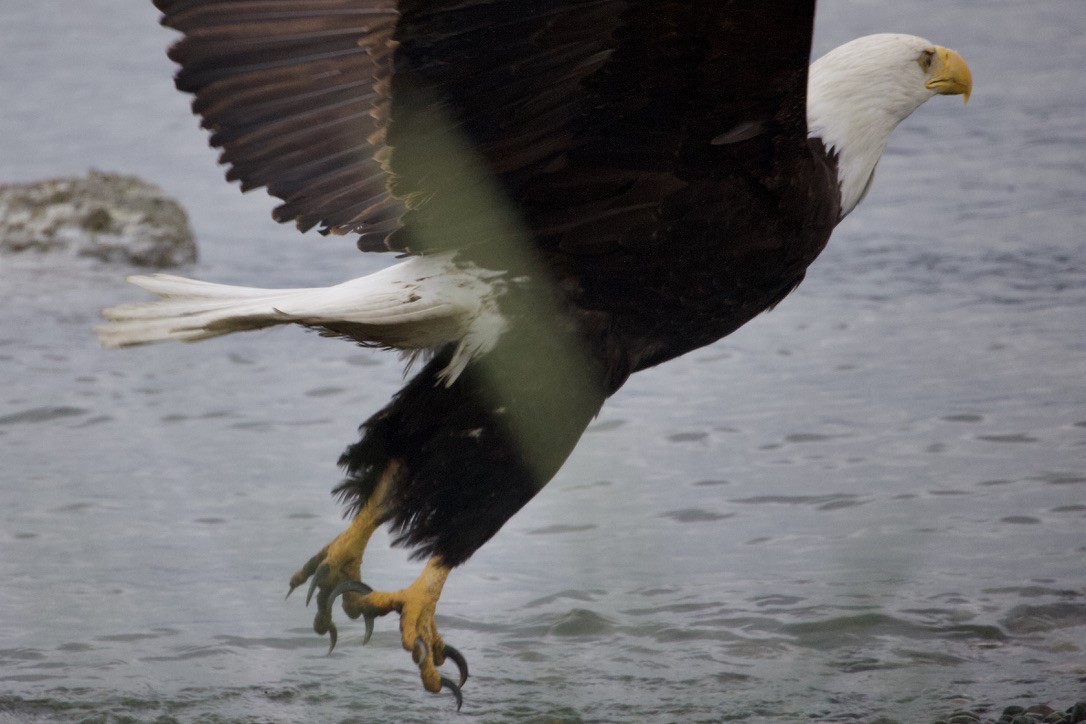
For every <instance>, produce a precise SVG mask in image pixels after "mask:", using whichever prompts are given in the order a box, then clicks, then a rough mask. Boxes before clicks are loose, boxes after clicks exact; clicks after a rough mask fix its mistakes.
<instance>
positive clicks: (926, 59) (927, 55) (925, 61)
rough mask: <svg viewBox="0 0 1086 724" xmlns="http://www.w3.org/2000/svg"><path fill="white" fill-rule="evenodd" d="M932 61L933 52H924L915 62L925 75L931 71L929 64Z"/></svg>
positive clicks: (933, 58) (933, 57)
mask: <svg viewBox="0 0 1086 724" xmlns="http://www.w3.org/2000/svg"><path fill="white" fill-rule="evenodd" d="M933 60H935V51H934V50H925V51H924V52H923V53H921V54H920V57H919V58H918V59H917V62H918V63H920V69H921V70H923V71H924V72H925V73H927V72H928V71H929V70H931V63H932V61H933Z"/></svg>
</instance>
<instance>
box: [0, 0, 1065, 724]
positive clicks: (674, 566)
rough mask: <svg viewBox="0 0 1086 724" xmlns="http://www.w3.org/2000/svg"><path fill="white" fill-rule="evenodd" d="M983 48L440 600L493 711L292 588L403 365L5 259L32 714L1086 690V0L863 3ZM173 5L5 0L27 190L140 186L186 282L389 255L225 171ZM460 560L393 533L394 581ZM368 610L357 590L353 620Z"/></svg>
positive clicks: (17, 688) (13, 473)
mask: <svg viewBox="0 0 1086 724" xmlns="http://www.w3.org/2000/svg"><path fill="white" fill-rule="evenodd" d="M888 30H892V31H900V32H912V33H916V34H920V35H924V36H926V37H928V38H931V39H933V40H935V41H937V42H941V43H944V44H946V45H949V46H951V47H954V48H956V49H957V50H959V51H960V52H961V53H962V54H963V55H964V56H965V57H966V58H967V59H968V60H969V62H970V64H971V65H972V68H973V72H974V76H975V81H976V86H975V90H974V97H973V100H972V101H971V103H970V104H969V106H968V107H967V108H963V107H962V105H961V103H960V100H959V99H957V98H952V99H944V98H937V99H935V100H934V101H932V102H931V103H929V104H928V105H927V106H925V107H924V108H922V109H920V111H918V112H917V113H916V115H915V116H914V117H913V118H911V119H909V120H908V121H907V122H906V123H905V124H903V125H902V127H901V128H900V129H899V130H898V131H897V132H896V134H895V136H894V137H893V138H892V139H891V144H890V149H889V150H888V153H887V155H886V157H885V158H884V159H883V162H882V164H881V166H880V169H879V175H878V179H877V183H876V184H875V187H874V190H873V191H872V193H871V195H870V197H869V198H868V199H867V201H866V202H865V203H864V204H863V205H862V206H861V207H860V209H859V210H858V211H857V212H856V213H855V214H854V215H853V216H852V217H851V218H849V219H848V220H847V222H846V223H844V224H843V225H842V226H841V227H840V228H839V229H838V231H837V233H836V234H835V236H834V239H833V240H832V241H831V244H830V248H829V249H828V250H827V252H826V253H825V254H824V256H823V257H822V258H821V259H820V260H819V261H818V262H817V263H816V264H815V266H814V267H813V269H812V270H811V273H810V274H809V279H808V281H807V282H805V283H804V285H803V286H802V287H801V288H800V289H799V290H798V291H797V292H796V293H795V294H793V296H792V297H790V298H789V299H788V300H787V301H786V302H785V303H784V304H783V305H782V306H781V307H780V308H778V309H777V310H776V311H774V312H773V313H771V314H769V315H766V316H764V317H762V318H760V319H758V320H756V321H755V322H754V323H752V324H750V325H749V326H748V327H747V328H745V329H743V330H740V332H738V333H736V334H735V335H733V336H732V337H730V338H728V339H726V340H724V341H722V342H720V343H718V344H717V345H714V346H713V347H710V348H707V349H704V350H701V351H698V352H696V353H693V354H691V355H689V356H687V357H686V358H684V359H682V360H679V361H677V362H674V363H672V364H669V365H665V366H664V367H662V368H660V369H658V370H653V371H650V372H646V373H644V374H641V375H638V376H636V377H635V378H634V379H633V380H631V381H630V383H629V384H628V385H627V386H626V388H625V389H623V390H622V391H621V392H620V393H619V394H618V395H617V396H616V397H615V398H614V399H613V400H612V401H611V402H610V403H609V404H608V405H607V406H606V407H605V408H604V411H603V413H602V414H601V415H600V417H599V419H598V420H597V421H596V422H595V423H594V425H593V426H592V428H591V429H590V431H589V432H588V434H587V435H586V436H585V438H584V440H583V441H582V444H581V446H580V447H579V448H578V450H577V451H576V452H575V453H574V455H573V457H572V458H571V459H570V461H569V462H568V464H567V465H566V466H565V468H564V469H563V471H562V472H561V473H560V474H559V476H558V477H557V478H556V479H555V480H554V481H553V482H552V483H551V484H550V485H549V486H548V487H547V488H546V490H545V491H544V492H543V493H542V494H541V495H540V496H539V497H538V498H537V499H536V500H535V501H533V502H532V504H531V505H529V506H528V507H527V508H526V509H525V510H523V511H522V512H521V513H520V514H519V515H518V516H516V517H515V518H514V519H513V520H512V521H511V522H510V523H509V524H508V525H507V526H506V527H505V528H504V529H503V531H502V532H501V533H500V534H499V535H498V536H497V537H496V538H495V539H494V540H493V541H491V543H490V544H488V545H487V546H486V547H484V548H483V549H482V550H481V551H480V552H479V553H478V554H477V555H476V556H475V557H474V558H473V559H472V560H471V561H470V562H469V563H468V564H467V565H465V566H464V567H462V568H461V569H458V570H457V571H456V572H454V574H453V576H452V577H451V578H450V580H449V583H448V585H447V586H446V591H445V594H444V596H443V598H442V602H441V606H440V607H439V625H440V626H441V627H442V632H443V634H444V635H445V637H446V639H447V640H448V641H449V642H450V643H453V644H455V645H456V646H457V647H459V648H460V649H461V650H462V651H464V652H465V654H466V655H467V656H468V658H469V661H470V663H471V665H472V678H471V680H470V681H469V682H468V684H467V686H466V687H465V699H466V700H465V704H464V709H463V712H462V713H461V714H460V715H459V716H456V715H455V714H454V706H453V703H452V699H451V697H450V696H448V694H445V695H442V696H432V695H429V694H427V693H425V692H424V691H423V690H422V689H421V687H420V686H419V684H418V679H417V675H416V672H415V669H414V666H413V665H412V664H411V662H410V660H409V657H408V656H407V654H406V653H405V652H403V651H402V650H401V649H400V648H399V638H398V632H397V630H396V623H395V621H394V620H393V619H383V620H381V621H379V623H378V631H377V633H376V634H375V636H374V638H373V641H372V642H371V643H370V644H369V645H368V646H367V647H366V648H362V647H361V630H360V629H361V627H360V626H359V625H357V624H352V623H349V622H341V632H340V643H339V646H338V647H337V649H336V651H335V653H334V654H332V655H331V656H327V655H326V653H325V652H326V648H327V640H326V639H322V638H320V637H318V636H316V635H315V634H313V633H312V631H311V630H310V627H309V625H310V620H311V616H312V613H313V612H312V610H311V609H310V610H306V609H305V608H304V607H303V602H302V601H301V600H300V598H297V597H292V598H291V599H288V600H285V601H284V600H283V595H284V594H285V592H286V589H287V578H288V576H289V575H290V573H291V572H293V571H294V570H295V568H297V566H298V565H300V564H301V563H302V562H303V561H304V560H305V559H306V558H307V557H308V556H309V555H310V554H312V553H313V552H314V551H315V550H316V549H317V548H319V547H320V546H321V545H323V544H324V543H325V542H326V540H327V539H329V538H330V537H332V536H333V535H335V534H336V533H337V532H338V531H339V530H340V528H341V527H342V525H343V523H342V521H341V520H340V511H339V509H338V508H337V506H336V504H335V503H334V501H333V500H332V499H331V498H330V496H329V495H328V491H329V490H330V488H331V487H332V485H333V484H334V483H335V482H337V480H338V471H337V469H336V467H335V460H336V457H337V455H338V454H339V452H340V450H341V449H342V448H343V447H344V446H345V445H346V444H348V443H350V442H352V441H353V440H354V428H355V426H356V425H357V424H358V423H359V422H360V421H361V420H363V419H364V418H365V417H367V416H368V415H369V414H370V413H371V412H373V411H374V410H375V409H377V408H378V406H380V405H381V404H383V403H384V402H385V401H386V400H387V398H388V397H389V396H390V395H391V394H392V393H393V392H394V391H395V389H396V388H397V386H398V385H399V384H400V382H401V368H400V364H399V362H398V361H397V360H396V359H395V357H394V356H392V355H388V354H382V353H379V352H373V351H367V350H361V349H357V348H354V347H351V346H349V345H347V344H344V343H342V342H336V341H330V340H325V339H320V338H318V337H316V336H315V335H310V334H306V333H303V332H301V331H297V330H274V331H269V332H266V333H264V332H261V333H254V334H250V335H246V336H240V337H237V338H225V339H220V340H214V341H209V342H205V343H202V344H199V345H194V346H181V345H173V346H159V347H151V348H142V349H136V350H131V351H124V352H104V351H101V350H99V349H98V347H97V345H96V342H95V340H94V339H93V336H92V335H91V333H90V326H91V325H92V324H93V323H95V321H96V314H97V310H98V309H99V308H101V307H103V306H107V305H110V304H115V303H118V302H121V301H130V300H136V299H141V298H143V297H142V295H141V293H140V292H139V290H136V289H134V288H132V287H129V286H128V285H125V284H124V283H123V277H124V276H125V275H126V274H127V273H130V270H127V269H125V268H120V267H109V266H105V265H101V264H94V263H91V262H86V261H78V260H71V259H58V258H12V257H8V258H2V259H0V300H2V305H3V306H2V309H3V313H2V316H0V463H2V464H0V721H18V722H22V721H34V720H42V721H52V720H61V721H68V720H79V719H82V718H87V717H92V718H93V717H96V718H95V719H94V720H95V721H113V720H117V721H122V720H123V721H128V720H136V721H142V720H155V719H158V718H167V717H175V718H176V719H178V720H182V721H193V720H200V721H233V720H243V721H284V722H289V721H336V720H354V721H365V722H381V721H435V720H456V721H476V720H477V721H509V720H535V721H552V720H560V721H630V722H641V721H722V720H732V721H748V722H789V721H811V720H813V721H833V722H842V721H871V720H872V719H875V718H876V717H878V716H890V717H893V718H895V719H898V720H900V721H903V722H925V721H930V720H931V719H933V718H935V717H936V716H938V715H943V714H946V713H948V712H949V711H951V710H953V709H956V708H974V709H976V708H985V707H988V708H989V710H990V711H995V712H998V710H999V709H1000V708H1002V706H1004V705H1006V704H1011V703H1022V702H1025V703H1033V702H1038V701H1048V702H1050V703H1051V704H1053V705H1054V706H1057V707H1063V706H1067V705H1069V704H1070V703H1072V702H1073V701H1074V700H1076V699H1081V698H1084V696H1083V695H1084V693H1086V583H1084V572H1086V565H1084V561H1086V464H1084V463H1086V404H1084V403H1086V385H1084V382H1086V334H1084V332H1086V257H1084V254H1086V122H1084V120H1083V119H1084V117H1086V80H1084V76H1083V69H1084V68H1086V5H1083V3H1082V2H1081V0H1053V1H1051V2H1032V3H1026V2H1007V1H1002V2H1001V1H997V0H984V1H983V2H981V1H980V0H976V1H973V2H970V1H967V0H941V1H940V2H927V1H925V2H902V3H893V4H891V3H875V2H870V1H867V2H865V1H863V0H836V1H831V0H827V1H826V2H823V3H822V6H821V8H820V15H819V24H818V31H817V39H816V50H817V52H823V51H825V50H827V49H828V48H830V47H833V46H834V45H836V44H838V43H840V42H843V41H845V40H847V39H849V38H851V37H855V36H857V35H861V34H864V33H869V32H877V31H888ZM170 39H171V34H170V33H169V32H167V31H165V30H162V29H161V28H159V27H158V26H157V25H156V13H155V11H154V9H153V8H152V7H151V6H150V3H149V2H148V3H143V2H138V1H137V2H132V1H130V0H80V1H79V2H78V3H76V2H71V1H70V0H35V2H21V3H15V2H5V3H3V4H2V5H0V49H2V51H3V52H2V54H0V58H2V65H0V98H2V99H3V101H2V104H0V179H2V180H35V179H40V178H45V177H51V176H59V175H66V174H81V173H83V172H84V171H85V170H86V169H87V168H88V167H96V168H100V169H103V170H111V171H120V172H125V173H135V174H138V175H141V176H143V177H144V178H147V179H148V180H151V181H153V182H155V183H158V184H160V185H162V186H163V187H164V188H165V189H166V190H167V191H168V192H169V193H171V194H173V195H175V196H176V197H177V198H179V199H180V200H181V201H182V203H184V204H185V205H186V207H187V208H188V209H189V210H190V211H191V214H192V223H193V226H194V228H195V230H196V233H197V235H198V237H199V239H200V242H201V245H202V248H201V251H202V259H201V261H200V263H199V264H197V265H195V266H194V267H192V268H187V269H185V270H184V273H187V274H191V275H193V276H198V277H201V278H208V279H213V280H218V281H224V282H233V283H246V284H256V285H261V286H296V285H310V284H328V283H332V282H335V281H340V280H342V279H345V278H348V277H351V276H358V275H360V274H363V273H366V272H368V271H371V270H373V269H376V268H378V267H379V266H380V265H382V264H384V263H387V262H388V261H389V260H388V258H387V257H367V256H364V255H360V254H358V253H356V252H354V251H353V248H352V245H351V243H350V242H349V241H346V240H341V239H325V238H321V237H318V236H315V235H311V236H309V237H297V235H296V234H295V232H294V231H293V230H292V229H290V228H284V227H278V226H277V225H276V224H274V223H273V222H271V221H270V219H269V217H268V211H269V209H270V208H271V207H272V205H273V202H272V200H270V199H268V198H267V197H266V196H264V195H263V194H262V193H257V194H252V195H249V196H243V195H241V194H239V193H238V192H237V190H236V189H235V188H233V187H231V186H229V185H227V184H226V183H225V182H223V181H222V171H221V169H219V168H217V167H216V166H215V161H214V159H215V154H214V152H212V151H210V150H209V149H207V148H206V137H205V135H204V133H203V132H202V131H200V130H199V129H198V128H197V123H196V121H195V120H194V119H193V118H192V117H191V116H190V115H189V112H188V108H187V104H188V100H187V99H186V98H184V97H182V96H181V95H180V94H178V93H177V92H176V91H174V90H173V88H172V84H171V82H170V76H171V74H172V68H171V65H170V63H169V62H168V61H167V60H166V58H165V56H164V53H163V50H164V48H165V47H166V45H168V43H169V42H170ZM417 570H418V564H417V563H412V562H410V561H408V560H407V558H406V556H405V555H404V554H403V552H402V551H396V550H390V549H389V548H388V546H387V538H386V537H378V538H375V540H374V541H373V543H372V544H371V546H370V550H369V551H368V553H367V561H366V571H365V578H366V580H367V581H369V582H370V583H372V584H375V585H379V586H381V587H385V588H389V587H393V588H394V587H399V586H401V585H403V584H405V583H406V582H408V581H409V580H411V579H412V578H413V577H414V575H415V574H416V573H417ZM342 618H343V617H342V616H340V619H342Z"/></svg>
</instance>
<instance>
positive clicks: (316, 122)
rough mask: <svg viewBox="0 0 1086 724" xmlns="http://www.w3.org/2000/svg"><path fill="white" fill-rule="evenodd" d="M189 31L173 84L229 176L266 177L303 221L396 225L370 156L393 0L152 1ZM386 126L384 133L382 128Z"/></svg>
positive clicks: (252, 182)
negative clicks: (189, 100) (187, 98)
mask: <svg viewBox="0 0 1086 724" xmlns="http://www.w3.org/2000/svg"><path fill="white" fill-rule="evenodd" d="M155 5H156V6H157V7H158V8H159V10H161V11H162V12H163V13H164V16H163V19H162V23H163V24H164V25H166V26H168V27H171V28H174V29H176V30H180V31H181V32H182V33H184V37H183V38H182V39H181V40H179V41H178V42H177V43H176V44H175V45H174V46H173V47H172V48H171V49H170V58H171V59H173V60H174V61H176V62H177V63H179V64H180V65H181V70H180V71H179V72H178V74H177V87H178V88H179V89H181V90H183V91H187V92H190V93H193V94H195V96H196V98H195V100H194V101H193V110H194V111H195V112H196V113H198V114H199V115H200V116H202V118H203V125H204V127H205V128H207V129H209V130H210V131H211V134H212V135H211V144H212V145H213V146H216V147H219V148H222V149H223V152H222V156H221V157H220V160H221V161H222V162H223V163H224V164H227V165H228V166H229V167H230V168H229V171H228V173H227V178H229V179H230V180H240V181H241V186H242V189H244V190H248V189H251V188H256V187H260V186H266V187H267V189H268V191H269V192H270V193H272V194H273V195H275V196H277V197H279V198H280V199H282V200H283V201H284V203H283V204H282V205H281V206H279V207H278V208H277V209H276V210H275V212H274V215H275V218H276V219H277V220H278V221H289V220H294V221H296V222H297V224H298V227H299V228H300V229H301V230H303V231H304V230H306V229H309V228H312V227H313V226H316V225H318V224H320V226H321V229H322V231H333V232H336V233H346V232H350V231H358V230H361V229H366V230H368V231H373V232H377V233H380V232H387V231H389V230H391V229H393V228H395V227H396V226H397V219H398V217H399V213H400V210H399V207H398V205H397V204H396V203H395V201H394V200H393V199H392V198H391V197H390V195H389V193H388V190H387V185H386V174H385V172H384V171H383V170H382V168H381V166H380V164H379V163H378V161H376V160H375V159H374V152H375V148H377V147H379V146H380V139H379V131H380V123H379V120H378V119H379V118H380V115H381V106H382V103H381V98H380V95H379V93H378V90H377V89H375V85H376V84H377V82H378V80H379V79H380V78H381V77H382V76H384V75H386V71H385V68H387V67H388V65H389V63H390V55H391V52H392V47H391V45H390V43H389V38H390V35H391V33H392V30H393V27H394V25H395V22H396V17H397V15H396V11H395V0H365V1H361V0H155ZM375 132H378V137H374V133H375Z"/></svg>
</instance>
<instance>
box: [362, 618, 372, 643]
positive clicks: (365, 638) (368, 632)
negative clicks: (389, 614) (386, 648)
mask: <svg viewBox="0 0 1086 724" xmlns="http://www.w3.org/2000/svg"><path fill="white" fill-rule="evenodd" d="M362 620H363V621H365V622H366V635H365V636H363V637H362V645H363V646H365V645H366V644H368V643H369V642H370V636H373V622H374V620H375V617H374V616H370V615H369V614H367V613H365V612H363V613H362Z"/></svg>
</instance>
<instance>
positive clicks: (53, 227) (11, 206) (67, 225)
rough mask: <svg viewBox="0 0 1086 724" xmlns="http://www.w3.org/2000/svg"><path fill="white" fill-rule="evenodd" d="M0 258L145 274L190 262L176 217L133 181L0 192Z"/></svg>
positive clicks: (42, 184) (156, 192)
mask: <svg viewBox="0 0 1086 724" xmlns="http://www.w3.org/2000/svg"><path fill="white" fill-rule="evenodd" d="M0 252H3V253H16V252H22V253H26V252H39V253H46V252H49V253H55V252H59V253H65V254H70V255H73V256H83V257H93V258H96V259H101V260H103V261H108V262H118V261H119V262H126V263H129V264H134V265H136V266H145V267H172V266H178V265H180V264H188V263H190V262H193V261H195V260H196V241H195V239H194V238H193V235H192V230H191V229H190V228H189V223H188V216H187V215H186V214H185V211H184V209H182V208H181V206H180V205H179V204H178V203H177V202H176V201H174V200H173V199H171V198H168V197H167V196H166V195H165V193H163V191H162V189H160V188H158V187H157V186H154V185H152V184H149V183H147V182H146V181H143V180H141V179H139V178H136V177H135V176H124V175H121V174H115V173H104V172H101V171H95V170H91V171H90V172H88V173H87V175H86V176H85V177H81V178H80V177H73V178H59V179H49V180H46V181H38V182H35V183H25V184H0Z"/></svg>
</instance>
